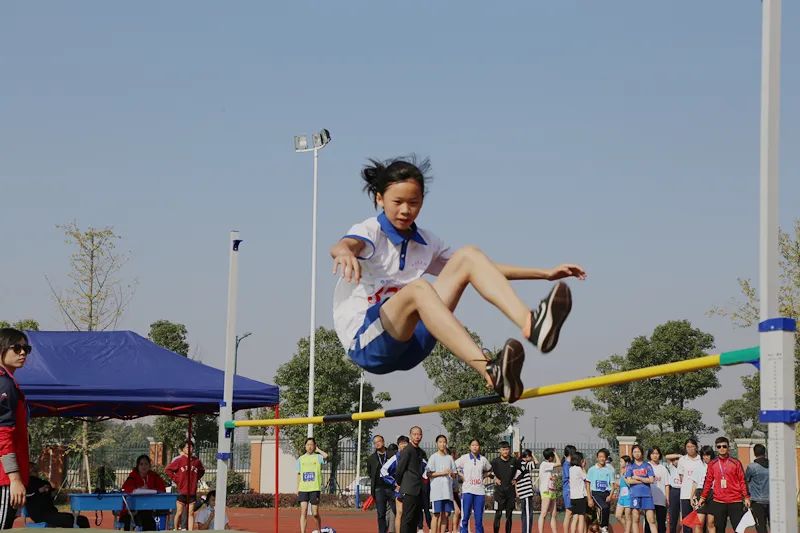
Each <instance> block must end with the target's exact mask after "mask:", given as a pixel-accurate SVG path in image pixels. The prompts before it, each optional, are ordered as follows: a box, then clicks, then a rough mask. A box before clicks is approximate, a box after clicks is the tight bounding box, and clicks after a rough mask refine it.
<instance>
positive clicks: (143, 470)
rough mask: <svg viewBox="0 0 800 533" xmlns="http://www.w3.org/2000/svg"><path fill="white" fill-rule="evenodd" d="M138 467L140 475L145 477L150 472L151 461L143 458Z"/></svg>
mask: <svg viewBox="0 0 800 533" xmlns="http://www.w3.org/2000/svg"><path fill="white" fill-rule="evenodd" d="M136 469H137V470H139V475H140V476H142V477H144V476H146V475H147V473H148V472H150V461H146V460H145V459H142V460H141V461H139V464H137V465H136Z"/></svg>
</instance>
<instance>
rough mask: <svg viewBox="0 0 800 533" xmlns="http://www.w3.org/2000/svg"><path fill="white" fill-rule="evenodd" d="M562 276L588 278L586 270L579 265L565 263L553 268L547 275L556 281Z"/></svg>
mask: <svg viewBox="0 0 800 533" xmlns="http://www.w3.org/2000/svg"><path fill="white" fill-rule="evenodd" d="M562 278H578V279H586V271H585V270H583V268H582V267H581V266H579V265H573V264H570V263H565V264H563V265H559V266H557V267H555V268H554V269H552V270H551V271H550V273H549V275H548V276H547V279H549V280H550V281H555V280H557V279H562Z"/></svg>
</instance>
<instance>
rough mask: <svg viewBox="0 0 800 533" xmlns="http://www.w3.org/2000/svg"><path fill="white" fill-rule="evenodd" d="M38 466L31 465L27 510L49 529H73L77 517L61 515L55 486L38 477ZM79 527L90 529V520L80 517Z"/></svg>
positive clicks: (26, 499)
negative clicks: (55, 499)
mask: <svg viewBox="0 0 800 533" xmlns="http://www.w3.org/2000/svg"><path fill="white" fill-rule="evenodd" d="M37 468H38V467H37V465H36V463H31V477H30V480H28V486H27V487H26V491H25V492H26V498H25V510H26V511H27V512H28V516H29V517H30V519H31V520H33V521H34V522H45V523H46V524H47V527H63V528H72V527H73V524H74V522H75V517H74V516H73V515H72V513H61V512H59V511H58V508H57V507H56V506H55V504H54V503H53V486H52V485H51V484H50V482H49V481H47V480H44V479H42V478H40V477H38V476H37V474H38V472H37ZM78 527H81V528H88V527H89V519H88V518H86V517H85V516H79V517H78Z"/></svg>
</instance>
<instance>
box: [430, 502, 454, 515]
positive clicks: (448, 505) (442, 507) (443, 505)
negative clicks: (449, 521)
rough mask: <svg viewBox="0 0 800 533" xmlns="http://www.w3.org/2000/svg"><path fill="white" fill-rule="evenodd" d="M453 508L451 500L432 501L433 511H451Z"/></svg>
mask: <svg viewBox="0 0 800 533" xmlns="http://www.w3.org/2000/svg"><path fill="white" fill-rule="evenodd" d="M454 510H455V505H454V504H453V500H436V501H435V502H433V512H434V513H452V512H453V511H454Z"/></svg>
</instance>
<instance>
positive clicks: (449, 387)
mask: <svg viewBox="0 0 800 533" xmlns="http://www.w3.org/2000/svg"><path fill="white" fill-rule="evenodd" d="M470 335H471V336H472V339H473V340H474V341H475V342H476V344H478V346H483V343H482V342H481V339H480V337H479V336H478V335H477V334H476V333H474V332H472V331H470ZM422 366H423V367H424V368H425V371H426V372H427V373H428V377H430V379H431V381H433V384H434V385H435V386H436V388H437V389H439V391H440V392H439V394H438V395H437V396H436V398H435V401H436V402H448V401H453V400H464V399H467V398H474V397H476V396H485V395H487V394H490V393H491V392H492V391H490V390H488V389H487V388H486V381H484V379H483V378H482V377H481V376H480V375H479V374H478V373H477V372H475V370H473V369H472V368H470V367H469V366H468V365H467V364H466V363H464V362H462V361H461V360H460V359H459V358H457V357H456V356H455V355H453V354H452V353H451V352H450V350H448V349H447V348H445V346H444V345H442V344H438V343H437V345H436V348H434V349H433V352H432V353H431V355H429V356H428V357H427V358H426V359H425V361H424V362H423V363H422ZM522 413H523V410H522V409H520V408H519V407H514V406H512V405H509V404H507V403H499V404H495V405H483V406H480V407H473V408H470V409H463V410H458V411H445V412H442V413H440V416H441V418H442V425H443V426H444V427H445V429H446V430H447V433H448V442H450V444H451V445H452V446H455V447H456V449H458V450H462V451H464V450H466V449H467V448H468V447H469V441H470V440H472V439H479V440H480V441H481V444H482V445H483V447H484V449H487V450H488V449H494V448H496V447H497V445H498V444H499V443H500V441H501V440H502V438H501V436H502V435H503V434H504V433H505V431H506V429H507V428H508V426H510V425H512V424H516V422H517V421H518V420H519V417H520V416H522Z"/></svg>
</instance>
